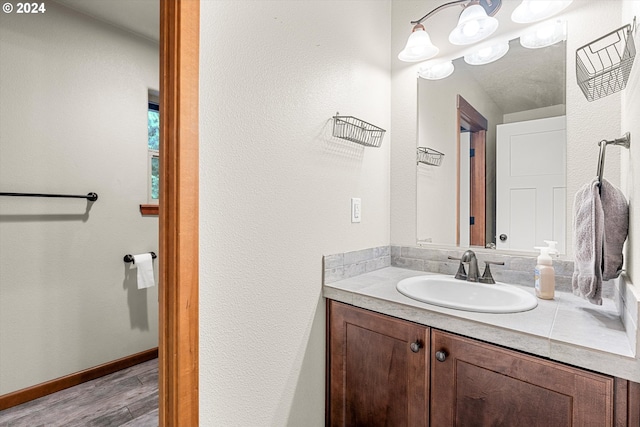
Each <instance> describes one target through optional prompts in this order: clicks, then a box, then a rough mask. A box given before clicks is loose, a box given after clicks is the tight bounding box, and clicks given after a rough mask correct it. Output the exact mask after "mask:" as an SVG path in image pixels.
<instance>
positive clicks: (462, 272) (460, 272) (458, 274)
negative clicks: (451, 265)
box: [447, 256, 467, 280]
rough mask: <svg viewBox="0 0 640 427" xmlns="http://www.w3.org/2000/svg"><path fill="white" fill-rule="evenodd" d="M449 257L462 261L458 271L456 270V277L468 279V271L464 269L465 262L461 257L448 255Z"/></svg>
mask: <svg viewBox="0 0 640 427" xmlns="http://www.w3.org/2000/svg"><path fill="white" fill-rule="evenodd" d="M447 258H449V259H453V260H455V261H460V265H459V266H458V271H457V272H456V276H455V278H456V279H458V280H467V272H466V271H465V269H464V263H463V262H462V260H461V259H460V258H456V257H452V256H448V257H447Z"/></svg>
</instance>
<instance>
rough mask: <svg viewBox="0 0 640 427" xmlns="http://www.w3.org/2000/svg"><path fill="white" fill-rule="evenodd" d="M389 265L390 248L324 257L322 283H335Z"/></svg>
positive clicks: (377, 248)
mask: <svg viewBox="0 0 640 427" xmlns="http://www.w3.org/2000/svg"><path fill="white" fill-rule="evenodd" d="M390 265H391V256H390V246H378V247H376V248H369V249H362V250H359V251H352V252H344V253H339V254H335V255H325V257H324V283H332V282H337V281H338V280H342V279H348V278H349V277H354V276H358V275H360V274H364V273H368V272H370V271H373V270H379V269H381V268H385V267H389V266H390Z"/></svg>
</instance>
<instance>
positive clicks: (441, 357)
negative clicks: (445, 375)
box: [436, 350, 447, 362]
mask: <svg viewBox="0 0 640 427" xmlns="http://www.w3.org/2000/svg"><path fill="white" fill-rule="evenodd" d="M436 360H437V361H438V362H444V361H445V360H447V352H446V351H444V350H440V351H436Z"/></svg>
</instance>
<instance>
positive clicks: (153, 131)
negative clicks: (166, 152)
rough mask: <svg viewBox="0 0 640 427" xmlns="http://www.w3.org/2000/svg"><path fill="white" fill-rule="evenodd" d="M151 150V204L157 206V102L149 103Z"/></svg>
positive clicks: (158, 118)
mask: <svg viewBox="0 0 640 427" xmlns="http://www.w3.org/2000/svg"><path fill="white" fill-rule="evenodd" d="M147 128H148V139H147V148H148V150H149V203H153V204H157V203H158V198H159V196H160V155H159V150H160V108H159V105H158V104H157V103H156V102H151V101H150V102H149V109H148V110H147Z"/></svg>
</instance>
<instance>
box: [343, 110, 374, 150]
mask: <svg viewBox="0 0 640 427" xmlns="http://www.w3.org/2000/svg"><path fill="white" fill-rule="evenodd" d="M338 114H340V113H336V115H335V116H333V136H335V137H337V138H341V139H346V140H347V141H351V142H355V143H356V144H360V145H364V146H366V147H380V144H382V138H383V137H384V133H385V132H386V131H385V130H384V129H382V128H379V127H377V126H374V125H372V124H371V123H367V122H365V121H363V120H360V119H358V118H356V117H353V116H339V115H338Z"/></svg>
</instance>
